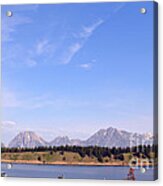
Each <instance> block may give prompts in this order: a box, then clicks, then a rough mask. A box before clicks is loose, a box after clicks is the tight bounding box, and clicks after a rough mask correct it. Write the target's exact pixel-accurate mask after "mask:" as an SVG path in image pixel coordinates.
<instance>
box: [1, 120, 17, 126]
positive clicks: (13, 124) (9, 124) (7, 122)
mask: <svg viewBox="0 0 163 186" xmlns="http://www.w3.org/2000/svg"><path fill="white" fill-rule="evenodd" d="M15 125H16V122H15V121H2V122H1V126H2V128H11V127H14V126H15Z"/></svg>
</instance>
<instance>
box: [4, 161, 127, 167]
mask: <svg viewBox="0 0 163 186" xmlns="http://www.w3.org/2000/svg"><path fill="white" fill-rule="evenodd" d="M1 163H14V164H32V165H67V166H70V165H71V166H118V167H119V166H129V165H128V163H127V162H107V163H95V162H62V161H56V162H40V161H36V160H34V161H33V160H30V161H27V160H1Z"/></svg>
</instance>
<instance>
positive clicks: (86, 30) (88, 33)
mask: <svg viewBox="0 0 163 186" xmlns="http://www.w3.org/2000/svg"><path fill="white" fill-rule="evenodd" d="M102 23H104V20H102V19H100V20H98V21H97V22H95V23H94V24H92V25H89V26H83V32H81V33H80V36H81V37H84V38H88V37H90V36H91V35H92V34H93V32H94V31H95V30H96V29H97V28H98V27H99V26H100V25H101V24H102Z"/></svg>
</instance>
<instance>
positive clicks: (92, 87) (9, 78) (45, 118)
mask: <svg viewBox="0 0 163 186" xmlns="http://www.w3.org/2000/svg"><path fill="white" fill-rule="evenodd" d="M142 7H145V8H146V9H147V13H146V14H141V13H140V8H142ZM7 10H11V11H12V12H13V16H12V17H7V16H6V11H7ZM152 17H153V3H152V2H145V3H143V2H137V3H99V4H62V5H59V4H58V5H15V6H3V7H2V89H3V121H2V128H3V139H2V141H5V142H6V143H7V142H8V141H9V140H10V139H11V138H12V137H13V136H15V135H16V134H17V133H18V132H19V131H22V130H34V131H36V132H37V133H38V134H40V135H42V136H43V137H44V138H45V139H47V140H52V139H53V138H54V137H56V136H58V135H62V136H64V135H68V136H70V137H71V138H81V139H85V138H87V137H89V136H90V135H91V134H92V133H94V132H95V131H97V130H98V129H100V128H107V127H109V126H113V127H117V128H120V129H125V130H129V131H134V132H141V133H142V132H152V128H153V115H152V114H153V109H152V107H153V99H152V98H153V84H152V82H153V40H152V37H153V30H152V27H153V22H152Z"/></svg>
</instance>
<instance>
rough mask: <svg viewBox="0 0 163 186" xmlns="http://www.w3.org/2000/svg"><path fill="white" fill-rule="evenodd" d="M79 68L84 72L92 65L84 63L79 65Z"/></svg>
mask: <svg viewBox="0 0 163 186" xmlns="http://www.w3.org/2000/svg"><path fill="white" fill-rule="evenodd" d="M80 67H81V68H83V69H85V70H90V69H91V68H92V63H84V64H81V65H80Z"/></svg>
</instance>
